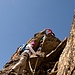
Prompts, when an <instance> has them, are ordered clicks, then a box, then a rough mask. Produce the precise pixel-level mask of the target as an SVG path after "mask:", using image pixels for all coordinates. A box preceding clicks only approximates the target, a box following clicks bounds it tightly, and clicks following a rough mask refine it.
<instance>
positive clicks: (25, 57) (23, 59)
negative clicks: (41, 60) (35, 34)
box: [8, 41, 39, 75]
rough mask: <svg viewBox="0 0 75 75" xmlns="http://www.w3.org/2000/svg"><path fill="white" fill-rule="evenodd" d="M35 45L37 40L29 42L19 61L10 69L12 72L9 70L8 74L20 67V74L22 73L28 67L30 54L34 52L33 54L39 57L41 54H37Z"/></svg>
mask: <svg viewBox="0 0 75 75" xmlns="http://www.w3.org/2000/svg"><path fill="white" fill-rule="evenodd" d="M34 46H35V42H34V41H32V42H31V43H29V44H27V45H26V47H25V50H24V51H23V52H22V54H21V57H20V60H19V62H18V63H16V64H15V65H14V66H13V67H12V69H11V70H10V72H9V74H8V75H10V74H11V72H16V70H18V69H19V73H18V75H22V73H23V70H24V69H25V67H26V63H27V60H28V59H29V57H30V55H31V54H32V53H33V54H35V55H36V56H38V57H39V55H38V54H36V52H35V51H34V49H33V47H34Z"/></svg>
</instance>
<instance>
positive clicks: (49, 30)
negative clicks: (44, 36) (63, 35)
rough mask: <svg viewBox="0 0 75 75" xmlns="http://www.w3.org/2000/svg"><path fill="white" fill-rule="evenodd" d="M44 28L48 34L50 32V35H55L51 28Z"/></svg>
mask: <svg viewBox="0 0 75 75" xmlns="http://www.w3.org/2000/svg"><path fill="white" fill-rule="evenodd" d="M45 30H46V31H48V34H51V35H53V36H55V34H54V33H53V32H52V30H51V29H49V28H46V29H45Z"/></svg>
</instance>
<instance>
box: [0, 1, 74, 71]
mask: <svg viewBox="0 0 75 75" xmlns="http://www.w3.org/2000/svg"><path fill="white" fill-rule="evenodd" d="M74 9H75V3H74V0H0V70H1V69H2V67H3V66H4V65H5V63H6V62H8V61H9V59H10V57H11V56H12V55H13V53H14V52H15V51H16V49H17V47H18V46H20V45H21V44H23V43H25V42H27V41H28V40H29V39H30V38H32V37H33V36H34V34H35V33H37V32H39V31H41V30H43V29H44V28H50V29H52V31H53V32H54V33H55V35H56V37H57V38H59V39H60V40H63V39H64V38H65V37H68V36H69V32H70V28H71V24H72V20H73V14H74Z"/></svg>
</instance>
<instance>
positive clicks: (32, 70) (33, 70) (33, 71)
mask: <svg viewBox="0 0 75 75" xmlns="http://www.w3.org/2000/svg"><path fill="white" fill-rule="evenodd" d="M38 59H39V58H38V57H37V59H36V63H35V67H34V69H32V67H31V64H30V61H29V67H30V70H31V72H32V73H33V75H34V74H35V71H36V67H37V63H38Z"/></svg>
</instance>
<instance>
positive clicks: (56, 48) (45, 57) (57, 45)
mask: <svg viewBox="0 0 75 75" xmlns="http://www.w3.org/2000/svg"><path fill="white" fill-rule="evenodd" d="M44 34H46V31H45V30H43V31H40V32H38V33H35V34H34V37H33V38H31V39H29V40H28V41H27V43H29V42H31V41H33V40H34V41H35V43H36V45H35V47H34V50H35V51H36V52H37V54H39V55H40V56H41V57H37V56H35V55H31V57H30V61H29V62H28V63H27V65H26V68H25V69H24V70H23V75H74V70H75V67H74V65H75V60H74V55H75V51H74V49H75V39H74V38H75V13H74V20H73V23H72V28H71V31H70V36H69V37H68V38H64V39H63V40H62V41H60V40H59V39H58V38H57V37H55V36H53V35H50V34H47V35H46V36H47V38H46V40H45V42H44V43H43V45H42V47H41V51H37V49H38V47H39V45H40V40H41V38H42V37H43V35H44ZM20 51H21V49H20V47H18V48H17V50H16V52H15V53H14V54H13V55H12V57H11V58H10V61H8V62H7V63H6V64H5V65H4V66H3V68H2V70H1V71H0V75H8V72H9V70H10V69H11V68H12V67H13V66H14V65H15V64H16V63H17V62H18V61H19V57H20V55H21V53H20ZM35 65H36V70H35V74H33V69H35ZM13 74H16V75H18V70H17V71H16V72H13V73H12V74H11V75H13Z"/></svg>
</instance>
